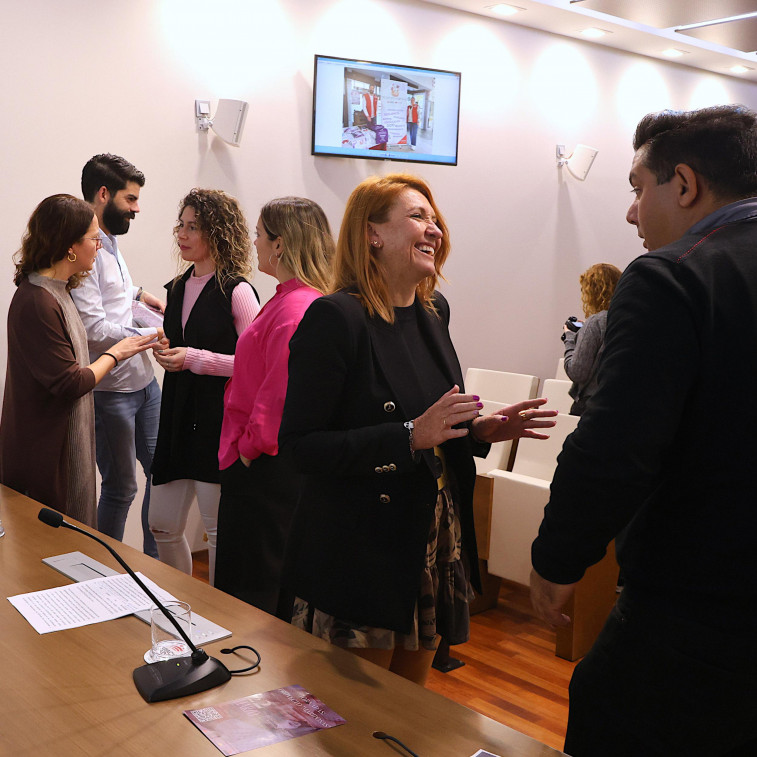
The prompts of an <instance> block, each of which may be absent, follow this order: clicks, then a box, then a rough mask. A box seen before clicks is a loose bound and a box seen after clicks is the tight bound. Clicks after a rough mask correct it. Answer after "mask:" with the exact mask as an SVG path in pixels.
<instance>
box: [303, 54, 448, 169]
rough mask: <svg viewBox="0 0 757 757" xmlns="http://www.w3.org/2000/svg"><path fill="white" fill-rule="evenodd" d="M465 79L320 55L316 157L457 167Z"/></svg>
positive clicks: (315, 107)
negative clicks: (462, 93) (368, 159)
mask: <svg viewBox="0 0 757 757" xmlns="http://www.w3.org/2000/svg"><path fill="white" fill-rule="evenodd" d="M459 122H460V74H459V73H456V72H454V71H440V70H436V69H431V68H418V67H413V66H398V65H394V64H389V63H376V62H372V61H365V60H350V59H347V58H334V57H331V56H328V55H316V56H315V75H314V77H313V142H312V154H313V155H336V156H340V157H343V158H373V159H375V160H404V161H410V162H416V163H438V164H441V165H446V166H455V165H457V144H458V127H459Z"/></svg>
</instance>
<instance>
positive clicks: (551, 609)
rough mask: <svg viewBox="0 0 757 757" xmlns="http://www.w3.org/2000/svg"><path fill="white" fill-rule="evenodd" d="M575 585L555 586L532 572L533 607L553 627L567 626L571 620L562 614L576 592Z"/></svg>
mask: <svg viewBox="0 0 757 757" xmlns="http://www.w3.org/2000/svg"><path fill="white" fill-rule="evenodd" d="M575 588H576V585H575V584H554V583H552V582H551V581H547V580H546V579H545V578H542V577H541V576H540V575H539V574H538V573H537V572H536V571H535V570H532V571H531V605H532V606H533V608H534V610H536V614H537V615H538V616H539V617H540V618H541V619H542V620H545V621H546V622H547V623H549V624H550V625H551V626H567V625H569V624H570V618H569V617H568V616H567V615H565V613H563V612H562V608H563V607H565V605H566V604H567V602H568V600H569V599H570V598H571V596H572V595H573V592H574V591H575Z"/></svg>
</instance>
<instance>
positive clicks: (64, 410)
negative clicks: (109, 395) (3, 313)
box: [0, 194, 155, 526]
mask: <svg viewBox="0 0 757 757" xmlns="http://www.w3.org/2000/svg"><path fill="white" fill-rule="evenodd" d="M99 231H100V230H99V227H98V223H97V218H96V217H95V215H94V212H93V211H92V208H91V207H90V206H89V205H88V204H87V203H86V202H84V201H83V200H78V199H77V198H75V197H72V196H71V195H63V194H59V195H53V196H52V197H48V198H46V199H45V200H43V201H42V202H41V203H40V204H39V205H38V206H37V208H36V209H35V211H34V213H32V216H31V218H30V219H29V225H28V227H27V230H26V233H25V234H24V238H23V241H22V245H21V249H20V250H19V251H18V253H16V256H15V262H16V275H15V278H14V281H15V284H16V286H17V287H18V289H17V290H16V293H15V294H14V295H13V299H12V300H11V304H10V309H9V311H8V364H7V373H6V379H5V394H4V397H3V412H2V420H0V483H2V484H4V485H5V486H9V487H10V488H12V489H15V490H16V491H19V492H22V493H23V494H26V495H27V496H29V497H32V498H33V499H36V500H38V501H39V502H42V503H43V504H45V505H48V506H49V507H53V508H55V509H56V510H58V511H60V512H62V513H64V514H67V515H70V516H71V517H73V518H76V519H77V520H80V521H82V522H84V523H86V524H88V525H90V526H95V525H96V517H95V516H96V506H97V505H96V499H95V426H94V407H93V400H92V389H93V388H94V386H95V385H96V384H97V383H98V382H99V381H101V380H102V379H103V377H104V376H105V375H106V374H107V373H108V372H109V371H110V370H112V369H113V368H114V367H115V366H116V365H117V364H118V363H119V362H120V361H121V360H126V359H127V358H130V357H131V356H132V355H135V354H136V353H137V352H142V351H143V350H145V349H147V347H148V345H149V343H150V342H151V341H153V340H154V339H155V337H154V336H135V337H128V338H126V339H123V340H121V341H120V342H118V343H117V344H114V345H113V346H112V347H111V348H110V349H109V350H108V351H107V352H104V353H103V354H102V355H101V356H100V357H99V358H98V359H97V360H95V361H94V362H93V363H92V364H91V365H90V364H89V355H88V350H87V336H86V333H85V332H84V326H83V325H82V322H81V320H80V319H79V315H78V313H77V311H76V307H75V306H74V304H73V300H72V299H71V295H70V294H69V292H70V290H71V289H73V288H74V287H76V286H78V284H79V281H80V279H81V278H82V277H84V276H86V275H88V273H89V271H90V269H91V268H92V265H93V263H94V261H95V257H96V256H97V251H98V250H99V248H100V234H99Z"/></svg>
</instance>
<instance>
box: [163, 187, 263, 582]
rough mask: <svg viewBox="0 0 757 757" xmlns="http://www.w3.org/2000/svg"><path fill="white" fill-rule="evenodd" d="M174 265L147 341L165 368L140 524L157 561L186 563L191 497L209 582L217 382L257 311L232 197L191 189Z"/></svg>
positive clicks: (243, 226)
mask: <svg viewBox="0 0 757 757" xmlns="http://www.w3.org/2000/svg"><path fill="white" fill-rule="evenodd" d="M174 233H175V235H176V244H177V247H178V249H179V253H180V255H181V260H182V261H183V262H184V263H186V264H189V265H188V267H187V268H186V270H185V271H184V273H183V274H180V275H179V276H177V277H176V278H175V279H174V280H173V281H171V282H170V283H169V284H167V285H166V289H167V290H168V303H167V305H166V312H165V320H164V323H163V326H164V330H165V339H164V340H163V341H161V342H160V343H159V344H157V345H156V346H155V347H154V351H155V359H156V360H157V361H158V363H159V364H160V365H161V366H163V368H165V370H166V374H165V377H164V379H163V399H162V402H161V407H160V428H159V430H158V441H157V446H156V449H155V455H154V458H153V464H152V483H153V488H152V494H151V497H150V530H151V531H152V533H153V534H154V536H155V542H156V544H157V545H158V555H159V557H160V559H161V561H163V562H165V563H168V564H169V565H173V566H174V567H175V568H178V569H179V570H183V571H184V572H185V573H191V572H192V554H191V552H190V548H189V543H188V542H187V539H186V536H185V535H184V531H185V529H186V524H187V516H188V514H189V508H190V507H191V505H192V502H193V501H194V500H195V499H196V500H197V504H198V506H199V509H200V515H201V516H202V520H203V524H204V526H205V531H206V533H207V535H208V552H209V573H210V582H211V584H212V583H213V577H214V576H213V573H214V566H215V547H216V528H217V522H218V502H219V499H220V496H221V484H220V481H219V469H218V440H219V438H220V435H221V421H222V418H223V391H224V386H225V385H226V380H227V378H228V377H229V376H231V373H232V370H233V368H234V350H235V348H236V344H237V337H238V336H239V335H240V334H241V333H242V332H243V331H244V330H245V329H246V328H247V327H248V326H249V325H250V324H251V323H252V320H253V318H255V316H256V315H257V312H258V310H259V305H258V299H257V295H256V294H255V290H254V289H253V288H252V286H251V285H250V283H249V281H248V280H247V277H248V276H249V275H250V273H251V270H252V269H251V264H250V257H251V256H250V253H251V245H250V235H249V232H248V230H247V222H246V221H245V218H244V215H243V213H242V210H241V209H240V207H239V204H238V203H237V201H236V200H235V199H234V198H233V197H230V196H229V195H227V194H226V193H225V192H220V191H216V190H213V189H193V190H192V191H191V192H190V193H189V194H188V195H187V196H186V197H185V198H184V199H183V200H182V201H181V205H180V208H179V222H178V224H177V225H176V228H175V229H174Z"/></svg>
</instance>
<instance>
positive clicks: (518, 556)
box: [488, 414, 579, 585]
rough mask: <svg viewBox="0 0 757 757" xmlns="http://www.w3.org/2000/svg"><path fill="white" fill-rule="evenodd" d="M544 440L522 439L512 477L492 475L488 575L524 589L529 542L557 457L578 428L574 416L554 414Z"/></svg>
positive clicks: (536, 527)
mask: <svg viewBox="0 0 757 757" xmlns="http://www.w3.org/2000/svg"><path fill="white" fill-rule="evenodd" d="M555 420H556V425H555V427H554V428H552V429H550V430H549V432H548V433H549V435H550V436H549V439H547V440H539V439H521V440H520V441H519V443H518V451H517V453H516V455H515V463H514V464H513V470H512V472H509V471H501V470H492V471H490V477H491V479H492V482H493V496H492V519H491V532H490V534H491V535H490V541H489V563H488V569H489V573H491V574H492V575H495V576H499V577H500V578H506V579H507V580H509V581H514V582H516V583H519V584H524V585H528V583H529V576H530V573H531V542H533V540H534V539H535V538H536V534H537V532H538V530H539V524H540V523H541V520H542V517H543V514H544V506H545V505H546V504H547V502H548V501H549V485H550V483H551V481H552V476H553V475H554V472H555V468H556V466H557V456H558V455H559V454H560V451H561V450H562V447H563V443H564V442H565V439H566V437H567V436H568V435H569V434H570V433H572V432H573V431H574V430H575V428H576V426H577V425H578V421H579V418H578V417H577V416H574V415H564V414H561V415H558V416H557V418H555Z"/></svg>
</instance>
